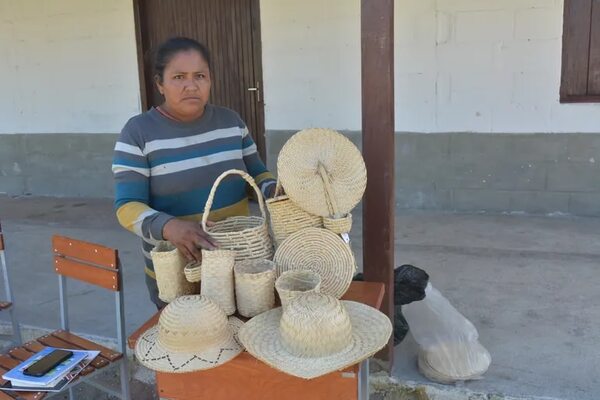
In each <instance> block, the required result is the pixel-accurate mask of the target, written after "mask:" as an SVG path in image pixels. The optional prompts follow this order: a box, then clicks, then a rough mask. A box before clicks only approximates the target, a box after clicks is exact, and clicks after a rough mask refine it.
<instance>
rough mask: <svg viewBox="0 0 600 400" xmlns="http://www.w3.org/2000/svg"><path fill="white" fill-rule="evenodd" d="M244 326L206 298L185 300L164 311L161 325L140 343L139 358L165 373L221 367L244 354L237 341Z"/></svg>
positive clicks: (147, 332) (188, 298) (152, 367)
mask: <svg viewBox="0 0 600 400" xmlns="http://www.w3.org/2000/svg"><path fill="white" fill-rule="evenodd" d="M242 325H243V323H242V322H241V321H240V320H239V319H237V318H233V317H232V318H229V320H228V319H227V316H226V315H225V313H224V312H223V310H221V309H220V308H219V307H218V306H217V305H216V304H215V303H214V302H212V301H211V300H210V299H209V298H208V297H206V296H201V295H193V296H181V297H178V298H177V299H175V300H174V301H173V302H171V303H169V304H168V305H167V306H166V307H165V308H164V309H163V311H162V313H161V314H160V318H159V320H158V325H156V326H154V327H152V328H150V329H149V330H147V331H146V332H145V333H144V334H143V335H142V336H141V337H140V338H139V339H138V341H137V343H136V346H135V356H136V358H137V359H138V360H139V361H140V363H142V364H143V365H144V366H146V367H148V368H150V369H152V370H155V371H161V372H172V373H181V372H191V371H198V370H203V369H209V368H214V367H218V366H219V365H221V364H224V363H226V362H227V361H230V360H232V359H233V358H234V357H236V356H237V355H238V354H240V353H241V352H242V350H243V347H242V346H241V345H240V344H239V342H238V341H237V337H236V335H237V331H238V330H239V329H240V327H241V326H242Z"/></svg>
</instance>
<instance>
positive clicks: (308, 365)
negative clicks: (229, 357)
mask: <svg viewBox="0 0 600 400" xmlns="http://www.w3.org/2000/svg"><path fill="white" fill-rule="evenodd" d="M391 334H392V323H391V322H390V320H389V318H388V317H387V316H386V315H385V314H383V313H381V312H380V311H378V310H376V309H374V308H372V307H369V306H367V305H365V304H362V303H356V302H353V301H340V300H337V299H335V298H334V297H331V296H327V295H324V294H321V293H314V292H311V293H305V294H302V295H300V296H298V297H296V298H295V299H294V300H292V301H291V302H290V303H289V304H288V306H287V307H286V309H285V310H282V308H281V307H278V308H276V309H273V310H269V311H267V312H265V313H262V314H260V315H258V316H256V317H254V318H252V319H251V320H250V321H248V322H246V323H245V324H244V326H243V327H242V328H241V329H240V333H239V337H240V341H241V342H242V344H243V345H244V346H245V347H246V350H247V351H248V352H249V353H251V354H252V355H253V356H254V357H256V358H258V359H259V360H261V361H263V362H264V363H266V364H268V365H270V366H271V367H273V368H276V369H278V370H280V371H283V372H285V373H287V374H290V375H293V376H297V377H299V378H305V379H312V378H316V377H318V376H321V375H325V374H327V373H330V372H333V371H336V370H340V369H344V368H346V367H349V366H351V365H354V364H356V363H358V362H360V361H362V360H364V359H367V358H369V357H370V356H372V355H373V354H375V353H376V352H377V351H378V350H380V349H381V348H383V347H384V346H385V345H386V343H387V342H388V340H389V338H390V335H391Z"/></svg>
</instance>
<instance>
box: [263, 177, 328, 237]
mask: <svg viewBox="0 0 600 400" xmlns="http://www.w3.org/2000/svg"><path fill="white" fill-rule="evenodd" d="M281 193H282V187H281V182H280V181H279V180H278V181H277V186H276V187H275V197H273V198H272V199H268V200H267V202H266V203H267V209H268V210H269V217H270V221H271V229H272V230H273V237H274V239H275V243H276V244H277V245H279V244H280V243H281V242H282V241H283V240H284V239H285V238H286V237H288V236H289V235H291V234H292V233H294V232H297V231H299V230H300V229H303V228H308V227H315V228H319V227H322V226H323V221H322V218H321V217H320V216H318V215H312V214H310V213H308V212H306V211H304V210H303V209H302V208H300V207H298V206H297V205H296V204H295V203H294V202H293V201H292V200H290V198H289V196H287V195H284V194H281Z"/></svg>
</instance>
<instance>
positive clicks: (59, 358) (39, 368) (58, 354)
mask: <svg viewBox="0 0 600 400" xmlns="http://www.w3.org/2000/svg"><path fill="white" fill-rule="evenodd" d="M72 355H73V352H72V351H68V350H63V349H56V350H53V351H52V352H51V353H49V354H46V355H45V356H44V357H42V358H41V359H39V360H37V361H36V362H34V363H33V364H31V365H30V366H29V367H27V368H25V370H23V374H25V375H29V376H37V377H40V376H44V375H45V374H47V373H48V371H50V370H51V369H52V368H54V367H56V366H57V365H58V364H60V363H62V362H63V361H65V360H67V359H69V358H70V357H71V356H72Z"/></svg>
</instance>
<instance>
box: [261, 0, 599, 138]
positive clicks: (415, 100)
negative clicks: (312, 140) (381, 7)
mask: <svg viewBox="0 0 600 400" xmlns="http://www.w3.org/2000/svg"><path fill="white" fill-rule="evenodd" d="M562 12H563V1H562V0H396V1H395V56H396V60H395V63H396V64H395V72H396V75H395V80H396V88H395V89H396V130H398V131H415V132H456V131H472V132H490V133H493V132H515V133H520V132H600V124H599V123H598V121H599V115H600V105H598V104H560V103H559V101H558V100H559V87H560V68H561V44H562V39H561V36H562ZM261 16H262V21H261V24H262V37H263V68H264V80H265V83H264V86H265V101H266V125H267V129H271V130H277V129H300V128H304V127H307V126H328V127H333V128H337V129H352V130H359V129H360V128H361V122H360V109H361V107H360V79H361V77H360V2H359V1H348V0H332V1H327V2H322V1H319V0H304V1H298V0H261Z"/></svg>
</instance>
